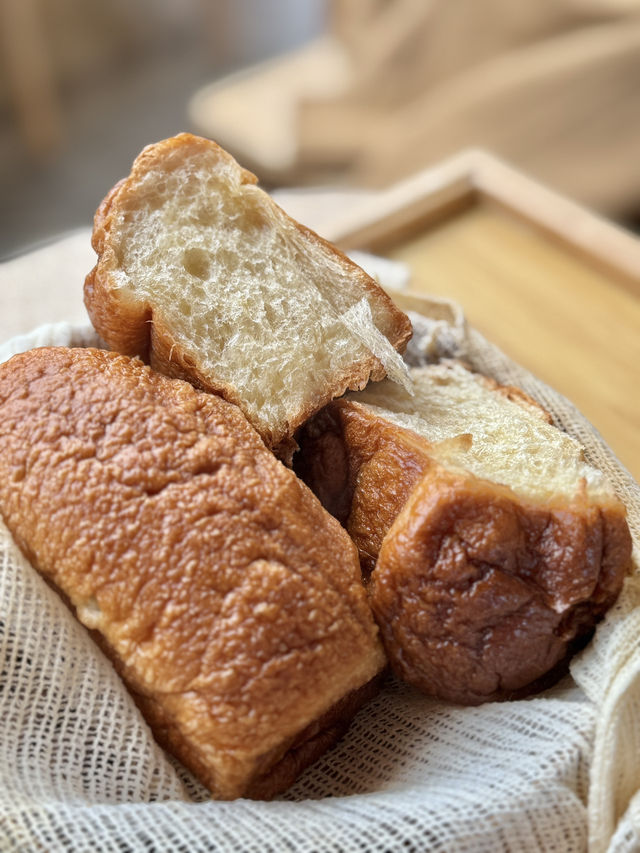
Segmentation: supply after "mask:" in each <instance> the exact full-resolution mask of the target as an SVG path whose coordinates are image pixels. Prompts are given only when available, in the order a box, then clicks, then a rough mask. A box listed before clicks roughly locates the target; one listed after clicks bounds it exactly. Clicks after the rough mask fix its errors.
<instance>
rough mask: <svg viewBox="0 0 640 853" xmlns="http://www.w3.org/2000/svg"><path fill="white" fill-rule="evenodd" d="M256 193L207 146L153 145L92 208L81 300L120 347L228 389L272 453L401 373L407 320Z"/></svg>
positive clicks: (249, 180)
mask: <svg viewBox="0 0 640 853" xmlns="http://www.w3.org/2000/svg"><path fill="white" fill-rule="evenodd" d="M255 184H256V178H255V176H254V175H252V174H251V173H250V172H247V171H246V170H245V169H243V168H241V167H240V166H239V165H238V164H237V163H236V162H235V160H234V159H233V158H232V157H231V156H230V155H229V154H227V153H226V152H225V151H224V150H223V149H221V148H220V147H219V146H218V145H216V144H215V143H214V142H211V141H209V140H206V139H202V138H200V137H196V136H192V135H190V134H185V133H183V134H180V135H179V136H176V137H174V138H172V139H167V140H164V141H163V142H159V143H157V144H155V145H151V146H149V147H147V148H145V149H144V151H143V152H142V153H141V154H140V156H139V157H138V158H137V159H136V161H135V163H134V164H133V169H132V171H131V174H130V175H129V177H128V178H126V179H125V180H123V181H121V182H120V183H119V184H117V185H116V186H115V187H114V188H113V189H112V191H111V192H110V193H109V195H108V196H107V197H106V199H105V200H104V202H103V203H102V205H101V206H100V208H99V209H98V211H97V213H96V217H95V226H94V234H93V246H94V249H95V250H96V252H97V253H98V256H99V257H98V263H97V265H96V267H95V268H94V270H93V271H92V272H91V273H90V274H89V276H88V277H87V280H86V284H85V303H86V306H87V310H88V312H89V316H90V317H91V320H92V322H93V324H94V326H95V328H96V330H97V331H98V332H99V334H100V335H101V336H102V338H103V339H104V340H105V341H106V342H107V343H108V344H109V346H110V347H112V348H114V349H116V350H118V351H120V352H122V353H125V354H127V355H140V356H142V357H143V358H144V359H145V360H149V361H150V363H151V366H152V367H154V368H156V369H157V370H159V371H160V372H162V373H165V374H168V375H171V376H179V377H181V378H184V379H188V380H189V381H191V382H192V383H194V384H196V385H197V386H199V387H201V388H204V389H205V390H209V391H214V392H217V393H220V394H222V395H223V396H224V397H225V398H226V399H227V400H230V401H231V402H233V403H236V404H237V405H239V406H240V407H241V408H242V410H243V411H244V413H245V415H246V416H247V418H248V419H249V420H250V422H251V423H252V424H253V425H254V427H255V428H256V429H257V430H258V432H259V433H260V434H261V435H262V437H263V439H264V440H265V442H266V443H267V444H268V445H269V446H270V447H272V448H274V447H277V446H278V445H280V444H283V443H284V444H285V445H286V444H287V442H290V440H291V436H292V435H293V433H294V431H295V429H296V428H297V427H298V426H299V425H300V424H301V423H303V422H304V421H305V420H306V419H307V418H308V417H309V416H310V415H311V414H313V413H314V412H315V411H317V410H318V409H319V408H320V407H321V406H323V405H324V404H325V403H327V402H328V401H329V400H331V399H332V398H333V397H337V396H340V395H341V394H342V393H343V392H344V391H345V390H346V389H348V388H351V389H356V388H362V387H364V385H365V384H366V383H367V381H368V380H369V378H372V379H381V378H382V377H384V375H385V372H386V370H387V369H389V368H391V369H393V367H394V366H395V368H396V369H399V367H398V365H399V364H400V365H401V359H400V358H399V356H398V354H397V352H396V349H398V350H403V349H404V347H405V345H406V342H407V340H408V339H409V337H410V335H411V325H410V323H409V320H408V318H407V317H406V316H405V315H404V314H403V313H402V312H400V311H399V310H398V309H397V308H395V306H394V305H393V303H392V302H391V300H390V299H389V297H388V296H387V295H386V294H385V293H384V291H383V290H382V289H381V288H380V287H378V285H377V284H376V282H375V281H374V280H373V279H371V278H370V277H369V276H368V275H367V274H366V273H365V272H364V271H363V270H362V269H360V267H358V266H356V264H354V263H353V262H352V261H350V260H349V259H348V258H347V257H346V256H345V255H343V254H342V253H341V252H339V251H338V250H337V249H335V248H334V247H333V246H331V245H330V244H328V243H327V242H326V241H324V240H322V239H321V238H320V237H318V236H317V235H316V234H314V233H313V232H312V231H310V230H308V229H306V228H304V227H303V226H301V225H299V224H298V223H296V222H295V221H294V220H292V219H291V218H290V217H288V216H287V215H286V214H285V213H284V212H283V211H282V210H281V209H280V208H279V207H278V206H277V205H276V204H275V203H274V202H273V201H272V200H271V199H270V198H269V196H268V195H267V194H266V193H265V192H263V191H262V190H261V189H259V188H258V187H257V186H256V185H255ZM394 348H396V349H394Z"/></svg>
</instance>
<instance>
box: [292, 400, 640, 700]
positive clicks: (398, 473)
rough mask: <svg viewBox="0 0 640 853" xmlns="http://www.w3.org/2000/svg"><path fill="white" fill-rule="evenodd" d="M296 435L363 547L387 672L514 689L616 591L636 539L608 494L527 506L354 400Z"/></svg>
mask: <svg viewBox="0 0 640 853" xmlns="http://www.w3.org/2000/svg"><path fill="white" fill-rule="evenodd" d="M508 390H509V389H507V391H508ZM505 393H507V392H505ZM509 399H513V395H512V394H510V393H509ZM520 402H521V401H520ZM527 405H529V404H528V403H527ZM299 442H300V446H301V454H300V458H298V459H296V460H295V466H296V470H297V471H298V472H299V474H300V475H301V476H302V478H303V479H304V480H305V482H307V484H308V485H309V486H310V487H311V488H312V490H313V491H314V492H315V493H316V494H317V495H318V497H319V498H320V500H321V501H322V502H323V505H324V506H325V507H326V508H327V509H328V510H329V511H331V512H333V513H334V514H335V515H336V517H338V518H339V519H340V520H341V521H342V523H343V524H344V525H345V527H346V529H347V530H348V532H349V533H350V534H351V536H352V538H353V539H354V541H355V543H356V545H357V546H358V549H359V552H360V558H361V563H362V568H363V571H364V573H365V578H367V579H369V582H368V587H367V588H368V592H369V596H370V601H371V605H372V607H373V610H374V613H375V615H376V619H377V621H378V624H379V626H380V629H381V631H382V635H383V640H384V643H385V648H386V651H387V654H388V656H389V660H390V663H391V666H392V668H393V669H394V671H395V672H396V674H398V675H399V676H400V677H402V678H404V679H405V680H407V681H409V682H410V683H412V684H414V685H415V686H416V687H418V688H420V689H422V690H424V691H426V692H428V693H430V694H432V695H434V696H438V697H440V698H442V699H447V700H451V701H454V702H460V703H464V704H474V703H478V702H482V701H487V700H490V699H497V698H503V697H505V696H509V695H512V694H513V693H514V692H516V691H517V690H519V689H520V688H522V687H524V686H525V685H528V684H530V683H531V682H533V681H535V680H537V679H539V678H540V677H541V676H542V675H543V674H544V673H546V672H548V671H549V670H551V669H552V668H553V667H554V666H555V665H556V664H557V663H558V662H559V661H560V660H561V659H562V658H563V657H564V656H565V655H566V653H567V650H568V649H569V648H570V646H571V644H572V643H573V641H574V640H575V638H576V637H579V636H581V635H583V634H585V633H586V632H588V631H589V630H590V629H591V628H592V627H593V625H594V624H595V623H596V622H597V621H598V619H599V618H600V617H601V616H602V614H603V613H604V612H605V611H606V610H607V609H608V608H609V607H610V606H611V604H612V603H613V602H614V601H615V598H616V597H617V594H618V592H619V590H620V587H621V585H622V581H623V578H624V576H625V574H626V573H627V571H628V569H629V566H630V557H631V538H630V534H629V529H628V526H627V523H626V519H625V510H624V507H623V506H622V504H621V503H620V502H619V501H617V500H616V499H615V498H613V497H611V499H610V500H603V501H601V502H600V503H597V504H596V503H593V502H590V500H589V499H588V496H587V494H586V490H585V489H582V490H580V489H578V490H577V493H576V495H575V497H574V499H573V501H571V502H567V501H566V500H565V501H562V500H557V501H556V502H555V503H553V502H545V503H542V502H541V503H539V504H536V503H533V502H528V501H526V500H523V499H521V498H518V497H516V496H515V494H514V493H513V492H512V491H511V490H510V489H508V488H507V487H505V486H500V485H498V484H495V483H491V482H489V481H485V480H481V479H479V478H478V477H475V476H473V475H472V474H470V473H467V472H464V471H462V470H452V469H447V468H445V467H444V466H443V465H441V464H440V463H439V462H438V461H436V459H435V457H434V456H432V455H431V454H430V447H431V445H430V443H429V442H428V441H426V440H425V439H423V438H421V437H420V436H418V435H417V434H416V433H413V432H412V431H411V430H407V429H402V428H400V427H398V426H396V425H394V424H392V423H391V422H389V421H386V420H385V419H384V418H380V417H379V416H377V415H375V414H374V413H373V412H372V411H371V410H370V409H368V408H367V406H363V405H360V404H358V403H356V402H353V401H348V400H339V401H335V402H333V403H332V404H331V405H330V406H329V407H327V409H325V410H324V411H323V412H321V413H320V414H319V415H317V416H316V418H314V420H313V421H312V422H311V423H310V424H308V425H307V426H306V427H305V429H304V430H303V431H302V435H301V436H300V437H299Z"/></svg>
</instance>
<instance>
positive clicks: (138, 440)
mask: <svg viewBox="0 0 640 853" xmlns="http://www.w3.org/2000/svg"><path fill="white" fill-rule="evenodd" d="M0 511H1V512H2V516H3V518H4V520H5V522H6V524H7V526H8V528H9V529H10V530H11V532H12V534H13V536H14V538H15V540H16V542H17V543H18V544H19V546H20V547H21V548H22V550H23V551H24V553H25V554H26V556H27V557H28V558H29V559H30V560H31V562H32V564H33V565H34V566H35V567H36V568H37V569H38V570H39V571H40V572H41V573H42V574H43V575H44V576H45V578H47V579H48V580H49V581H51V582H52V583H53V584H54V585H55V586H56V587H57V588H58V589H59V590H60V591H61V592H62V593H63V595H64V596H65V597H66V598H67V600H68V601H69V602H70V604H71V605H72V607H73V608H74V609H75V612H76V614H77V616H78V618H79V619H80V620H81V621H82V622H83V623H84V624H85V625H86V626H87V627H88V628H90V629H93V630H94V631H95V632H96V636H97V637H98V639H99V641H100V643H101V644H102V646H103V648H104V649H105V651H106V652H107V653H108V654H109V655H110V657H111V659H112V660H113V662H114V664H115V666H116V668H117V669H118V671H119V672H120V673H121V675H122V677H123V678H124V680H125V681H126V683H127V685H128V686H129V688H130V690H131V692H132V693H133V695H134V698H135V699H136V701H137V703H138V705H139V707H140V708H141V710H142V712H143V713H144V715H145V716H146V718H147V720H148V722H149V723H150V725H151V728H152V730H153V731H154V734H155V736H156V738H157V739H158V740H159V742H160V743H162V744H163V745H164V746H166V747H167V748H168V749H169V750H170V751H172V752H173V753H174V754H175V755H176V756H177V757H178V758H179V759H180V760H181V761H182V762H183V763H184V764H185V765H186V766H187V767H189V768H190V769H191V770H192V771H193V773H194V774H195V775H196V776H198V777H199V778H200V780H201V781H202V782H203V783H204V784H205V785H206V786H207V787H209V788H210V790H211V791H212V793H213V795H214V796H215V797H218V798H225V799H230V798H234V797H239V796H253V797H265V796H271V795H273V794H274V793H277V792H278V791H280V790H282V789H283V788H285V787H287V786H288V785H289V784H290V783H291V782H292V781H293V779H294V778H295V776H296V775H297V774H298V773H299V772H300V770H301V769H302V768H303V767H305V766H306V765H307V764H308V763H309V762H310V761H312V760H314V759H315V758H316V757H317V756H318V755H319V754H320V753H321V752H322V751H324V750H325V749H326V748H327V747H328V746H329V745H330V744H331V743H333V742H334V741H335V739H336V738H337V737H338V736H339V735H340V734H341V733H342V732H343V731H344V729H345V728H346V726H347V725H348V722H349V719H350V718H351V716H353V714H354V713H355V711H356V710H357V708H358V707H359V706H360V705H361V704H362V703H363V702H364V701H365V700H366V699H367V698H368V697H369V696H370V695H371V694H372V691H373V689H374V685H375V678H376V676H377V674H378V673H379V672H380V671H381V670H382V668H383V667H384V665H385V657H384V653H383V651H382V647H381V644H380V640H379V637H378V630H377V628H376V626H375V624H374V621H373V618H372V615H371V611H370V608H369V605H368V603H367V599H366V594H365V592H364V590H363V588H362V584H361V579H360V569H359V565H358V557H357V552H356V549H355V547H354V545H353V543H352V542H351V541H350V539H349V537H348V536H347V534H346V533H345V532H344V530H343V529H342V528H341V527H340V525H339V524H338V523H337V522H336V521H335V520H334V519H333V518H331V517H330V516H329V515H328V513H326V512H325V510H324V509H323V508H322V506H321V505H320V503H319V502H318V500H317V499H316V498H315V497H314V496H313V495H312V494H311V492H310V491H309V490H308V489H307V488H306V486H304V484H302V483H301V482H300V481H299V480H298V479H297V478H296V477H295V475H294V474H293V473H292V472H291V471H290V470H288V469H287V468H285V466H284V465H282V464H281V463H280V462H278V461H277V460H276V459H275V457H274V456H273V454H272V453H270V452H269V450H267V448H266V447H265V446H264V443H263V442H262V441H261V439H260V437H259V436H258V434H257V433H256V432H255V431H254V430H253V428H252V427H251V426H250V425H249V423H248V422H247V421H246V419H245V418H244V416H243V415H242V413H241V412H240V410H239V409H238V408H237V407H236V406H234V405H231V404H230V403H227V402H226V401H224V400H222V399H221V398H220V397H217V396H215V395H210V394H206V393H203V392H199V391H196V390H195V389H194V388H193V387H192V386H191V385H190V384H188V383H186V382H182V381H180V380H172V379H168V378H165V377H163V376H160V375H158V374H156V373H154V372H153V371H151V370H150V369H149V368H148V367H146V366H144V365H143V364H142V363H141V362H140V361H139V360H137V359H131V358H128V357H124V356H121V355H117V354H115V353H108V352H104V351H101V350H95V349H65V348H51V349H39V350H33V351H31V352H28V353H25V354H23V355H18V356H15V357H14V358H12V359H11V360H10V361H9V362H7V363H5V364H3V365H2V366H1V367H0ZM79 710H81V709H79Z"/></svg>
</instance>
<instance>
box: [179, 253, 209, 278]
mask: <svg viewBox="0 0 640 853" xmlns="http://www.w3.org/2000/svg"><path fill="white" fill-rule="evenodd" d="M182 265H183V266H184V268H185V270H186V271H187V272H188V273H189V275H193V276H195V277H196V278H200V279H202V280H203V281H205V280H206V279H208V278H209V268H210V258H209V255H208V253H207V252H205V250H204V249H197V248H196V249H185V252H184V255H183V256H182Z"/></svg>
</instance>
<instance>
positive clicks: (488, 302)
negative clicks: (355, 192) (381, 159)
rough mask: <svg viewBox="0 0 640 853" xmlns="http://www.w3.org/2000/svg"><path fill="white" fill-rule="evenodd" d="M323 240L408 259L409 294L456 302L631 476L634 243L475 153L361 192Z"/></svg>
mask: <svg viewBox="0 0 640 853" xmlns="http://www.w3.org/2000/svg"><path fill="white" fill-rule="evenodd" d="M322 233H323V234H324V236H327V237H328V238H329V239H331V240H334V241H335V242H337V243H338V244H340V245H341V246H343V247H344V248H347V249H364V250H369V251H372V252H375V253H377V254H381V255H384V256H388V257H390V258H395V259H398V260H402V261H405V262H407V263H408V264H409V265H410V267H411V271H412V280H411V284H410V288H409V291H408V293H409V294H410V295H414V296H416V295H417V296H419V295H420V294H424V293H431V294H436V295H439V296H445V297H448V298H450V299H454V300H456V301H457V302H459V303H460V304H461V305H462V307H463V309H464V310H465V313H466V315H467V318H468V320H469V322H470V323H471V324H472V325H474V326H475V327H476V328H477V329H479V330H480V331H481V332H482V333H483V334H484V335H485V336H486V337H487V338H489V339H490V340H491V341H493V342H494V343H496V344H497V345H498V346H500V347H501V348H502V349H503V351H504V352H506V353H507V354H508V355H509V356H511V357H512V358H513V359H515V360H516V361H517V362H519V363H520V364H522V365H523V366H524V367H526V368H528V369H529V370H531V371H532V372H533V373H535V374H536V375H537V376H539V377H540V378H541V379H542V380H543V381H545V382H546V383H547V384H549V385H551V386H553V387H554V388H556V389H557V390H558V391H560V392H561V393H563V394H564V395H565V396H567V397H568V398H569V399H570V400H572V402H573V403H574V404H575V405H576V406H577V407H578V408H579V409H580V410H581V411H582V412H583V414H584V415H585V416H586V417H587V418H588V419H589V420H590V421H591V422H592V423H593V424H594V426H595V427H596V428H597V429H598V430H599V431H600V433H601V434H602V436H603V437H604V439H605V440H606V441H607V443H608V444H609V445H610V447H611V448H612V449H613V450H614V452H615V453H616V454H617V455H618V457H619V458H620V460H621V461H622V462H623V464H624V465H626V467H627V468H628V469H629V470H630V471H631V472H632V474H633V475H634V477H635V478H636V479H640V450H639V441H638V438H639V436H640V393H639V390H640V381H639V380H640V367H639V366H640V241H639V240H637V239H636V238H635V237H633V236H632V235H630V234H628V233H626V232H624V231H623V230H621V229H619V228H617V227H615V226H614V225H612V224H611V223H608V222H606V221H604V220H602V219H600V218H598V217H596V216H595V215H593V214H592V213H590V212H588V211H586V210H585V209H583V208H581V207H580V206H578V205H576V204H574V203H572V202H570V201H568V200H567V199H565V198H562V197H561V196H559V195H557V194H556V193H554V192H551V191H550V190H548V189H546V188H544V187H542V186H540V185H539V184H537V183H535V182H534V181H532V180H530V179H528V178H526V177H524V176H523V175H522V174H520V173H519V172H517V171H515V170H513V169H512V168H510V167H508V166H506V165H505V164H503V163H502V162H500V161H499V160H497V159H495V158H494V157H492V156H491V155H489V154H487V153H485V152H482V151H469V152H464V153H463V154H461V155H459V156H457V157H455V158H453V159H452V160H449V161H446V162H444V163H443V164H442V165H440V166H438V167H437V168H435V169H431V170H428V171H426V172H423V173H421V174H420V175H418V176H416V177H414V178H412V179H411V180H408V181H405V182H403V183H400V184H397V185H395V186H394V187H392V188H391V189H389V190H387V191H386V192H383V193H377V194H375V195H367V196H366V197H364V198H362V199H361V200H360V201H359V202H357V203H354V204H353V205H351V206H350V207H348V208H347V209H346V210H345V212H344V213H343V215H341V216H340V217H336V216H334V217H333V219H332V220H331V221H330V222H329V221H327V223H326V225H325V226H324V227H323V228H322ZM398 301H399V302H401V301H402V299H401V298H399V300H398Z"/></svg>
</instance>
